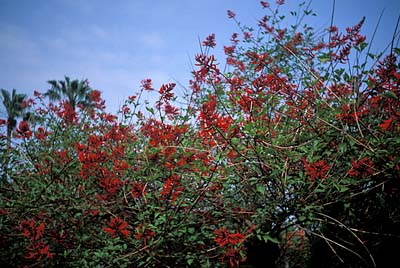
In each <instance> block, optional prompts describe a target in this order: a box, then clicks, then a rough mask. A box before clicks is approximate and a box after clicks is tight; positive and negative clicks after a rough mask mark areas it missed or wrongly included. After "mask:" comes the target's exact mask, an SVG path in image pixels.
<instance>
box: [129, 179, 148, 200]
mask: <svg viewBox="0 0 400 268" xmlns="http://www.w3.org/2000/svg"><path fill="white" fill-rule="evenodd" d="M131 194H132V197H133V198H140V197H142V196H144V195H146V192H145V185H143V183H141V182H137V181H135V182H134V183H133V184H132V190H131Z"/></svg>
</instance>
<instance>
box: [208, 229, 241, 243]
mask: <svg viewBox="0 0 400 268" xmlns="http://www.w3.org/2000/svg"><path fill="white" fill-rule="evenodd" d="M214 234H215V235H216V237H215V239H214V240H215V242H216V243H217V244H218V246H220V247H224V246H226V245H228V246H234V245H237V244H240V243H242V242H243V241H244V240H245V239H246V235H245V234H241V233H239V232H234V233H231V232H228V231H227V230H226V227H222V228H220V229H216V230H215V231H214Z"/></svg>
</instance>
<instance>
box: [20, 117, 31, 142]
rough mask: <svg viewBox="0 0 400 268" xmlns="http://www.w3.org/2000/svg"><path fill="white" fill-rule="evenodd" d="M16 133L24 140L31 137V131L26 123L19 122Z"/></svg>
mask: <svg viewBox="0 0 400 268" xmlns="http://www.w3.org/2000/svg"><path fill="white" fill-rule="evenodd" d="M17 132H18V133H19V134H20V135H21V136H22V137H24V138H30V137H31V136H32V131H31V130H30V127H29V122H28V121H25V120H24V121H21V122H20V123H19V125H18V129H17Z"/></svg>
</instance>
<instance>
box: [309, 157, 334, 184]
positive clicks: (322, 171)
mask: <svg viewBox="0 0 400 268" xmlns="http://www.w3.org/2000/svg"><path fill="white" fill-rule="evenodd" d="M304 166H305V168H306V173H307V175H308V176H309V177H310V181H314V180H316V179H320V180H323V179H326V177H327V173H328V171H329V165H328V164H327V163H326V161H325V160H318V161H316V162H314V163H311V164H309V163H307V162H306V161H304Z"/></svg>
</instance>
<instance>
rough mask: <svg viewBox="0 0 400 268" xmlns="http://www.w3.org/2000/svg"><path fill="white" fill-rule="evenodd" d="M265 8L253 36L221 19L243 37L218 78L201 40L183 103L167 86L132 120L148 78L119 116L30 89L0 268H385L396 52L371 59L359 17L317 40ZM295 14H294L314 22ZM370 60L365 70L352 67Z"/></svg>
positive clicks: (394, 147) (392, 202)
mask: <svg viewBox="0 0 400 268" xmlns="http://www.w3.org/2000/svg"><path fill="white" fill-rule="evenodd" d="M278 2H279V3H278V4H283V3H282V2H283V1H278ZM261 4H262V7H263V8H265V9H266V10H270V11H271V13H270V15H266V16H265V17H263V18H261V19H260V21H259V23H258V29H257V30H253V28H252V27H247V26H243V25H242V24H240V23H239V22H238V21H236V17H235V14H234V13H233V12H232V11H228V16H229V17H230V18H231V19H233V20H235V21H236V22H237V24H238V26H239V29H240V30H241V33H240V36H243V39H240V37H239V34H236V33H235V34H233V35H232V39H231V42H232V43H231V44H230V45H228V46H225V47H224V51H225V54H226V64H227V69H226V71H222V70H221V69H220V68H219V66H220V64H221V63H222V62H221V63H219V62H218V61H217V60H216V59H215V57H214V55H213V54H212V53H211V52H212V49H213V47H214V46H215V45H216V44H215V36H214V35H210V36H208V37H207V38H206V39H205V41H204V42H203V46H204V49H203V52H202V53H200V54H199V55H196V57H195V61H196V64H195V70H193V79H192V80H191V81H190V91H189V92H187V95H186V96H187V105H186V106H183V105H177V104H176V103H177V102H176V100H177V97H176V96H175V95H174V93H173V89H174V87H175V86H176V85H175V84H173V83H170V84H165V85H162V86H161V87H160V88H159V90H158V94H159V99H158V101H157V102H156V104H155V105H154V107H150V106H146V112H143V111H140V110H139V108H140V107H142V106H141V99H142V95H145V94H146V93H147V92H148V91H154V89H153V85H152V83H151V79H145V80H143V81H142V87H141V91H140V93H138V94H137V95H134V96H131V97H129V99H128V100H127V101H126V103H125V104H124V105H123V106H122V107H121V110H120V111H119V112H118V114H117V115H113V114H108V113H106V112H105V111H104V108H105V107H104V101H103V100H101V98H100V96H99V92H97V91H96V93H95V94H92V95H91V96H90V97H91V100H92V102H93V103H94V105H91V106H90V107H85V106H80V107H79V108H77V110H75V109H73V108H72V107H71V105H70V104H69V103H68V102H67V101H61V102H59V103H50V104H46V102H45V101H44V100H43V96H42V95H41V94H40V93H38V92H37V93H35V98H34V99H31V100H30V101H29V104H30V105H31V106H30V109H31V110H32V113H34V114H35V119H36V121H34V122H30V123H28V122H27V121H22V122H25V123H23V124H22V125H20V127H19V128H18V129H17V130H16V132H15V133H16V137H15V138H18V139H19V142H18V145H17V146H16V147H15V148H12V152H11V154H12V157H11V158H10V161H8V163H7V165H8V167H7V172H8V174H7V176H8V177H7V178H8V179H3V180H2V185H1V199H0V202H1V203H0V204H1V208H2V209H1V211H0V215H1V217H0V226H1V228H0V235H1V237H2V239H1V241H2V242H1V249H2V250H1V253H0V255H1V256H0V259H1V262H2V264H4V265H9V266H13V267H35V266H43V267H59V266H63V267H227V266H228V267H238V266H241V267H261V266H260V265H266V264H270V265H271V266H275V267H332V266H339V265H341V266H342V267H374V266H378V267H383V265H384V262H385V261H387V257H391V259H392V260H394V257H395V255H394V254H393V255H392V256H387V255H385V254H387V253H388V250H387V249H388V248H389V249H390V248H391V247H392V245H394V243H398V242H399V231H398V230H397V229H396V228H395V227H396V226H398V224H399V220H400V216H399V215H400V214H399V211H398V206H397V205H396V201H397V200H398V198H399V181H400V180H399V170H400V164H399V159H400V158H399V155H398V153H397V152H398V151H399V150H400V148H399V147H400V137H399V131H400V109H399V108H400V103H399V98H400V91H399V84H400V73H399V67H400V65H399V63H398V59H399V52H400V50H399V49H396V48H394V49H392V51H390V53H389V54H388V55H387V56H386V57H384V58H383V59H380V58H379V57H378V56H375V55H372V54H370V53H369V52H368V51H366V49H367V48H368V44H367V43H366V39H365V37H364V36H363V35H361V33H360V30H361V27H362V24H363V22H364V19H362V20H361V21H360V22H359V23H358V24H356V25H355V26H353V27H349V28H347V29H346V32H344V33H340V32H339V30H338V29H337V28H336V27H334V26H331V27H329V28H328V29H327V30H326V31H325V32H324V33H325V34H324V35H322V37H319V36H321V35H317V34H315V32H314V29H313V28H311V27H309V26H307V24H304V25H303V24H298V25H294V26H292V27H290V28H280V25H284V24H283V23H282V22H283V19H284V17H283V16H280V15H279V14H278V13H277V12H275V11H274V10H272V9H270V7H268V5H267V3H266V2H263V1H262V2H261ZM301 8H303V10H302V12H303V13H301V14H298V15H297V13H292V15H294V16H299V18H302V19H304V17H306V16H308V15H313V12H312V11H311V10H309V9H308V8H307V7H306V6H304V5H301ZM299 21H302V20H299ZM365 54H366V55H367V58H369V59H371V60H372V61H373V63H368V62H362V63H361V64H359V60H360V59H361V56H362V55H365ZM353 60H355V62H356V63H357V64H353V63H352V62H353ZM375 63H377V64H375ZM346 66H348V67H346ZM346 68H347V69H346ZM392 248H394V247H392ZM390 252H393V251H390ZM322 256H324V257H323V259H321V257H322Z"/></svg>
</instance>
